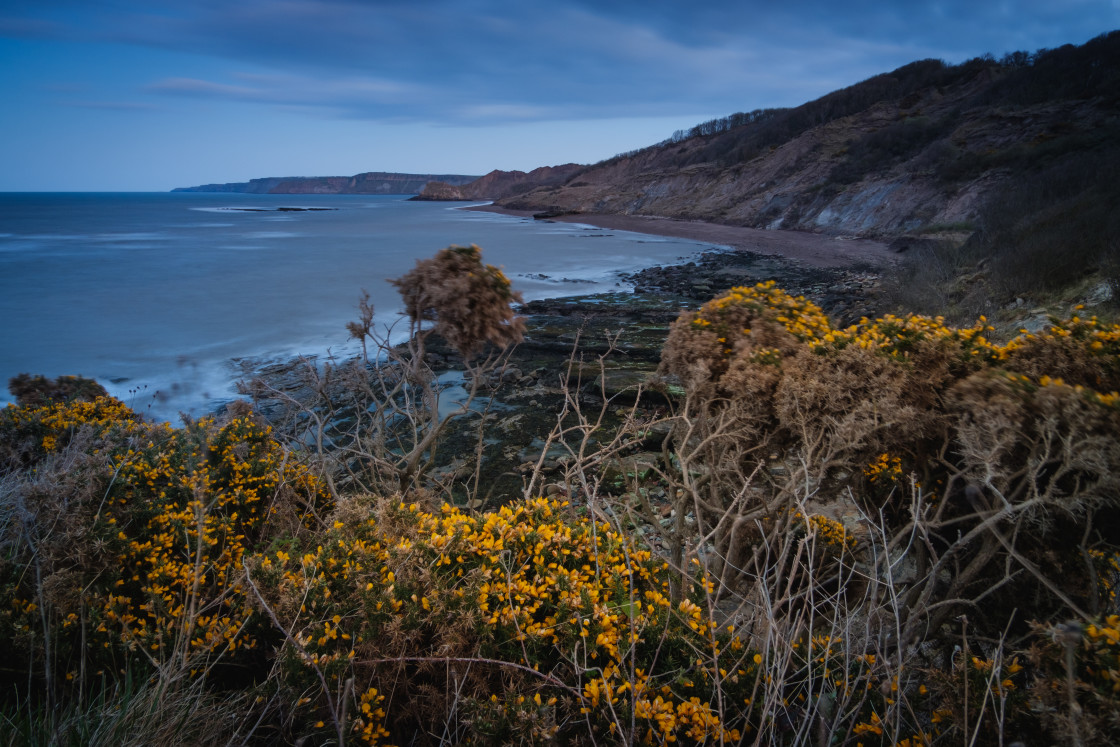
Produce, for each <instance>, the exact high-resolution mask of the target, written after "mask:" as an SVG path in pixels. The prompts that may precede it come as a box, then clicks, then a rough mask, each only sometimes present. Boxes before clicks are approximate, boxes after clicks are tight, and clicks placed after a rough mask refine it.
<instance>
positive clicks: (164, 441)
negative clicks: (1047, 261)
mask: <svg viewBox="0 0 1120 747" xmlns="http://www.w3.org/2000/svg"><path fill="white" fill-rule="evenodd" d="M432 278H440V279H441V283H440V284H437V285H429V284H428V281H429V280H431V279H432ZM397 286H398V288H400V289H401V291H402V295H404V297H405V299H406V302H407V306H406V308H408V310H409V312H410V314H411V317H412V324H413V325H414V326H413V332H414V333H415V334H414V336H413V339H412V341H411V342H410V343H409V344H408V345H406V346H404V347H401V348H396V349H395V352H394V355H395V356H396V357H388V358H382V359H380V362H379V363H377V364H376V365H374V364H372V363H371V361H378V360H379V359H378V354H380V353H381V352H383V351H384V350H386V349H387V348H386V347H385V343H384V339H383V338H382V337H380V336H379V335H378V334H377V333H376V332H375V331H374V330H373V329H372V324H371V319H372V309H369V308H368V305H364V306H363V317H362V319H361V320H360V321H359V322H357V323H355V324H353V325H351V327H350V331H351V333H352V334H354V335H355V336H356V337H358V338H359V339H362V340H363V342H364V343H366V344H371V345H372V346H373V348H374V350H373V351H369V352H367V358H365V359H363V360H362V361H361V362H360V364H355V365H354V366H351V367H349V368H346V369H345V370H340V369H329V370H322V371H319V372H317V374H316V375H317V376H318V377H320V378H319V379H318V381H319V382H320V383H321V384H322V386H320V387H319V388H318V389H316V390H315V392H316V393H317V395H316V396H318V399H315V398H313V399H312V400H310V401H306V402H303V403H300V404H299V406H298V407H297V408H296V410H297V414H299V415H301V417H298V418H297V417H293V420H292V423H294V422H295V421H297V420H298V421H300V422H301V423H302V425H301V426H300V428H299V429H296V428H294V427H293V426H292V423H287V422H286V423H283V424H281V426H282V427H277V428H272V427H270V426H269V425H268V424H266V423H265V422H264V421H263V420H262V419H261V416H260V415H257V414H254V413H253V412H251V411H250V410H249V408H248V406H247V405H238V406H235V407H233V408H231V411H230V412H228V413H227V414H226V415H224V416H223V417H222V418H221V419H214V418H206V419H202V420H199V421H187V422H185V423H184V424H183V425H182V426H181V427H177V428H173V427H170V426H168V425H166V424H159V425H156V424H150V423H146V422H144V421H143V420H142V419H141V418H140V417H139V416H137V415H135V414H134V413H132V412H131V411H130V410H129V409H128V408H127V407H125V406H124V405H123V404H121V403H120V402H118V401H116V400H113V399H111V398H108V397H104V396H95V397H94V398H93V399H92V400H86V399H80V398H71V399H68V400H67V399H65V398H63V399H60V400H58V401H54V402H48V403H39V402H29V403H26V404H21V405H19V406H11V407H8V408H7V409H5V410H4V411H3V412H0V499H2V501H0V547H2V548H3V554H2V556H0V651H2V652H3V656H4V661H5V666H4V667H3V669H0V677H2V679H3V681H4V692H5V697H4V698H3V700H2V701H0V724H3V728H0V733H3V734H4V735H5V736H6V738H7V743H9V744H26V743H42V744H47V743H62V744H98V743H99V744H147V743H152V742H155V741H158V742H159V743H161V744H162V743H166V744H200V743H203V744H211V743H212V744H217V743H229V742H238V743H246V744H275V743H294V742H297V741H300V740H303V741H304V743H312V744H343V743H351V744H389V743H396V744H406V743H407V744H454V743H460V742H462V743H475V744H543V743H556V744H631V743H649V744H667V743H679V744H727V743H741V742H745V743H757V744H789V745H793V744H808V743H815V744H864V745H907V747H913V745H918V744H924V745H936V744H959V743H985V744H994V743H999V742H1000V741H1003V742H1011V741H1015V740H1020V741H1023V742H1024V743H1027V744H1035V743H1037V744H1053V743H1071V744H1097V743H1107V742H1110V741H1116V740H1117V739H1118V738H1120V723H1117V720H1116V714H1117V713H1118V712H1120V695H1118V693H1120V685H1118V684H1117V682H1120V607H1118V602H1117V599H1116V590H1117V584H1118V583H1120V524H1118V518H1120V514H1118V512H1120V503H1118V501H1120V499H1118V496H1120V485H1117V480H1118V479H1120V478H1118V477H1117V475H1120V446H1118V443H1120V440H1118V439H1117V434H1118V433H1120V394H1118V393H1117V391H1118V390H1120V326H1112V325H1107V324H1103V323H1101V322H1100V321H1098V320H1096V319H1092V318H1090V319H1082V318H1076V317H1075V318H1073V319H1069V320H1054V321H1053V325H1052V326H1051V327H1050V329H1049V330H1048V331H1046V332H1044V333H1039V334H1034V335H1031V334H1022V335H1020V336H1018V337H1016V338H1015V339H1013V340H1010V341H1008V342H1005V343H1000V342H998V341H995V340H993V339H991V337H990V334H991V331H992V330H991V329H990V327H989V326H988V325H987V324H986V322H985V321H984V320H982V319H981V320H980V321H979V322H977V323H976V324H975V325H972V326H970V327H964V328H954V327H950V326H947V325H946V324H945V323H944V322H943V320H940V319H932V318H927V317H920V316H907V317H884V318H882V319H877V320H874V321H871V320H866V321H864V322H862V323H860V324H858V325H855V326H853V327H849V328H845V329H840V328H836V327H835V326H833V324H832V322H831V321H830V320H829V319H828V318H827V317H826V316H825V315H824V314H823V313H821V312H820V310H819V309H818V308H816V307H815V306H814V305H813V304H811V303H809V302H807V301H806V300H805V299H803V298H794V297H791V296H789V295H788V294H786V293H784V292H782V291H781V290H780V289H778V288H776V287H774V286H773V285H772V284H762V285H759V286H756V287H753V288H736V289H733V290H732V291H730V292H728V293H726V294H724V295H722V296H720V297H718V298H716V299H714V300H712V301H710V302H709V303H707V304H705V305H704V306H703V307H702V308H701V309H699V310H698V311H695V312H686V313H683V314H682V315H681V317H680V318H679V319H678V321H677V322H676V323H674V325H673V326H672V328H671V331H670V335H669V339H668V341H667V343H666V345H665V349H664V353H663V362H662V373H661V376H662V382H661V386H662V388H663V390H664V391H663V392H662V393H661V394H660V395H659V396H660V397H661V398H663V399H662V401H664V402H668V403H670V404H669V406H668V407H667V408H665V409H663V416H661V417H658V418H656V419H654V420H650V419H643V418H639V417H637V413H638V412H639V410H638V408H637V405H633V406H630V407H631V409H630V410H629V413H628V414H624V417H622V425H620V426H619V427H618V428H617V429H613V430H612V431H611V432H604V427H603V426H602V423H603V422H604V420H603V413H605V412H606V411H607V410H618V409H625V408H621V405H622V402H623V400H621V399H619V400H615V401H611V399H610V398H604V400H600V401H599V402H598V407H599V408H600V409H599V411H598V412H596V411H595V406H592V405H591V404H590V400H588V399H587V397H586V390H580V389H578V388H573V390H572V391H570V392H568V395H569V396H568V407H566V408H565V410H564V412H562V413H558V414H557V428H556V431H555V432H554V434H553V437H552V438H550V439H549V443H547V444H545V446H544V448H545V449H548V448H550V447H551V446H555V445H561V446H563V447H564V448H565V449H566V450H567V453H568V455H569V457H570V458H568V459H566V460H564V462H563V465H564V466H563V470H564V474H563V476H562V478H563V479H562V481H561V482H562V486H557V487H556V489H555V490H551V491H550V493H551V494H552V495H553V497H541V496H540V492H543V491H538V490H537V488H535V487H534V486H537V485H539V481H538V480H537V477H538V476H537V475H536V474H534V475H533V476H532V477H531V478H530V479H529V481H528V487H527V489H526V495H524V496H514V495H510V496H506V497H505V501H504V503H505V505H503V506H502V507H501V508H500V509H498V510H495V511H490V512H486V513H479V512H475V511H473V510H471V508H470V506H471V505H472V500H474V499H475V498H476V497H477V496H478V495H480V494H483V493H484V491H485V490H486V486H485V485H479V484H478V482H477V479H476V480H475V481H474V482H473V483H472V481H471V479H470V478H469V477H467V478H464V477H463V475H462V473H461V472H453V473H449V472H443V471H441V470H439V469H436V467H438V466H439V464H440V463H441V462H440V460H438V459H437V458H436V456H437V454H438V453H439V448H440V443H441V434H443V433H445V425H446V424H447V423H448V422H450V420H451V419H455V418H460V417H472V415H471V413H472V412H474V410H472V409H471V406H470V404H469V402H468V403H467V404H466V405H464V406H463V407H459V408H457V409H452V411H451V412H446V411H444V414H441V411H440V409H439V402H438V399H439V398H438V396H437V395H438V388H437V385H436V384H435V382H434V379H433V377H434V373H433V372H432V370H431V369H430V368H429V367H428V366H427V364H426V363H425V362H424V358H425V348H424V340H426V339H428V337H429V336H430V335H433V334H442V335H445V336H446V337H447V338H448V339H449V340H451V341H452V342H453V344H454V346H455V347H456V348H458V349H459V350H460V351H462V352H463V353H464V355H465V359H466V360H467V362H468V366H469V367H470V370H471V371H472V372H473V376H474V377H476V378H478V379H479V380H482V379H485V378H487V377H489V375H490V374H491V373H494V372H495V371H498V372H500V371H501V368H500V366H501V365H502V364H501V362H502V360H503V357H502V356H503V355H504V352H503V350H504V349H505V348H506V347H507V346H508V345H509V344H512V343H513V342H515V341H516V340H517V339H518V338H519V337H520V334H521V328H520V325H519V322H518V321H517V320H516V319H515V318H514V317H513V316H512V314H511V313H510V307H509V301H510V300H511V298H512V294H511V293H510V291H509V284H508V281H507V280H506V279H505V278H504V276H502V275H501V274H500V273H499V272H498V271H497V270H495V269H494V268H491V267H489V266H487V265H484V264H482V262H481V255H480V253H479V251H478V249H477V247H472V248H461V247H454V248H451V249H448V250H444V251H443V252H441V253H439V254H438V255H437V256H436V257H435V258H434V259H432V260H427V261H424V262H421V263H418V266H417V269H416V270H415V271H414V272H413V273H410V274H409V275H406V276H405V277H404V278H402V279H401V280H399V281H397ZM447 288H451V289H454V292H442V291H441V290H440V289H447ZM464 310H470V311H471V313H465V311H464ZM459 312H464V313H459ZM363 379H364V383H362V381H361V380H363ZM328 380H329V381H330V382H334V384H336V385H337V384H341V388H342V389H343V390H345V391H346V392H350V393H351V396H352V399H350V400H347V401H346V403H345V404H344V405H342V406H340V405H337V404H332V401H333V400H332V396H333V395H331V393H330V390H331V387H330V386H327V384H326V383H324V382H328ZM41 383H43V384H44V387H40V388H45V389H46V390H48V391H59V392H66V391H70V389H71V387H66V386H62V387H57V388H52V387H51V386H49V384H50V382H41ZM83 391H86V389H85V388H83ZM476 393H477V390H472V391H471V392H470V393H469V396H468V400H472V401H473V397H474V394H476ZM644 396H645V394H644V392H643V391H642V389H641V388H638V390H637V391H634V392H630V393H629V396H628V398H627V399H626V400H625V401H626V402H634V401H641V400H642V398H643V397H644ZM333 399H337V397H333ZM378 413H380V414H378ZM480 422H481V423H483V424H485V422H486V421H485V420H484V419H481V418H480ZM480 437H481V436H480ZM652 443H656V448H657V449H658V451H649V449H650V448H651V444H652ZM639 449H643V450H644V451H641V452H640V453H639ZM627 460H629V462H627ZM626 464H629V465H630V466H629V467H627V466H625V465H626ZM619 465H623V466H619ZM608 472H609V473H610V474H612V475H613V477H612V479H609V480H608V479H605V477H606V475H607V474H608ZM476 474H477V473H476ZM464 491H465V494H464ZM452 501H458V504H456V503H453V502H452Z"/></svg>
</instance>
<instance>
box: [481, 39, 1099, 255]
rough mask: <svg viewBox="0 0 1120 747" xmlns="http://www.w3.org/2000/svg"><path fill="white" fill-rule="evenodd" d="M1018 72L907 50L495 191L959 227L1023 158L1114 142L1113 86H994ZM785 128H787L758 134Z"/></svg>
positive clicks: (554, 201) (630, 209) (639, 207)
mask: <svg viewBox="0 0 1120 747" xmlns="http://www.w3.org/2000/svg"><path fill="white" fill-rule="evenodd" d="M1118 42H1120V39H1117V40H1112V44H1113V46H1120V43H1118ZM1076 51H1080V48H1078V50H1076ZM1018 72H1020V71H1016V70H1009V69H1008V68H1007V67H1005V66H1001V65H999V64H997V63H994V62H992V61H990V60H988V61H982V60H981V61H973V63H971V66H970V67H966V66H960V67H951V66H945V65H943V64H942V63H938V62H936V61H925V62H922V63H913V64H912V65H910V66H907V67H906V68H900V69H899V70H898V71H895V73H891V74H888V75H885V76H877V78H875V79H872V80H870V81H865V82H864V83H863V84H859V85H857V86H853V87H852V88H850V89H845V90H844V91H840V92H836V93H834V94H830V95H829V96H827V97H823V98H822V99H820V100H818V101H816V102H810V103H809V104H806V105H804V106H803V107H799V108H798V109H794V110H777V111H776V113H773V114H771V113H763V114H765V115H766V118H764V120H765V121H763V122H762V124H747V125H745V126H741V127H737V128H733V129H729V130H726V131H723V132H717V133H715V134H711V135H699V136H693V137H687V138H683V139H680V140H675V141H667V142H665V143H661V144H659V145H656V146H652V147H650V148H646V149H643V150H641V151H637V152H634V153H631V154H627V155H624V156H619V157H616V158H614V159H610V160H608V161H605V162H603V163H600V164H597V165H595V166H592V167H589V168H587V169H584V170H582V171H580V172H579V173H577V174H575V175H574V176H573V177H571V178H569V179H568V180H567V181H566V182H564V183H563V184H552V185H545V186H537V187H535V188H533V189H531V190H526V191H524V192H522V193H521V194H517V195H511V196H509V197H506V198H503V199H499V200H498V201H497V202H498V205H499V206H502V207H507V208H512V209H520V210H532V211H539V212H544V211H556V212H589V213H619V214H633V215H649V216H664V217H673V218H682V219H692V220H704V221H713V222H718V223H727V224H732V225H744V226H751V227H757V228H772V229H777V228H781V229H797V230H809V231H822V232H828V233H832V234H838V235H843V234H851V235H860V236H870V237H886V236H897V235H900V234H905V233H909V232H915V231H926V232H930V231H935V230H938V229H939V228H949V229H952V228H957V229H960V228H964V229H966V230H967V229H968V228H970V227H973V226H974V225H975V224H976V223H977V221H978V219H979V218H980V216H981V213H982V211H983V209H984V206H985V204H986V203H987V201H988V200H989V199H990V198H991V197H992V196H993V195H996V194H999V193H1000V192H1001V191H1004V190H1007V189H1008V188H1010V187H1011V186H1013V185H1014V184H1015V183H1016V182H1017V180H1018V179H1019V178H1020V176H1021V175H1022V174H1023V173H1024V172H1025V171H1029V170H1030V169H1031V168H1033V166H1034V165H1035V164H1038V163H1043V162H1050V161H1053V159H1055V158H1062V157H1064V156H1065V155H1068V154H1070V153H1073V152H1075V151H1077V150H1078V149H1081V148H1084V147H1090V146H1091V147H1104V148H1108V147H1111V148H1115V147H1116V146H1109V145H1108V144H1107V143H1105V144H1103V145H1102V142H1103V138H1105V137H1107V135H1102V134H1101V133H1108V132H1115V131H1117V130H1118V125H1117V122H1118V121H1120V117H1118V114H1120V107H1118V106H1117V97H1116V95H1115V94H1113V95H1112V96H1111V97H1109V96H1101V95H1099V94H1100V90H1106V89H1103V88H1102V87H1101V86H1098V87H1097V88H1096V89H1090V90H1088V91H1087V92H1086V93H1084V94H1078V93H1077V92H1075V94H1074V95H1072V96H1071V95H1069V93H1068V91H1065V90H1064V89H1063V90H1060V91H1057V92H1054V93H1053V94H1052V95H1051V94H1048V93H1047V91H1046V90H1045V89H1044V88H1042V86H1044V85H1048V84H1046V83H1045V82H1044V83H1039V84H1037V86H1039V87H1040V88H1039V90H1040V91H1041V92H1040V93H1038V95H1035V93H1036V91H1035V90H1034V89H1031V94H1032V96H1033V99H1035V100H1031V99H1032V96H1025V95H1019V94H1015V95H1012V94H1014V93H1015V92H1014V90H1013V91H1012V94H1008V93H1006V91H1005V90H1004V89H1006V88H1008V81H1009V80H1011V79H1012V76H1014V75H1016V74H1017V73H1018ZM1028 72H1029V71H1028ZM1110 75H1112V76H1113V78H1115V76H1116V70H1115V69H1112V71H1111V72H1110ZM1017 85H1018V84H1017ZM868 90H872V91H874V92H876V96H878V97H877V98H875V96H872V95H870V94H868ZM879 91H884V92H885V93H884V94H883V95H878V93H877V92H879ZM873 98H874V99H875V100H872V101H868V102H867V104H866V105H864V100H865V99H873ZM853 102H855V103H853ZM837 111H840V112H848V111H850V112H851V113H845V114H844V116H835V114H836V112H837ZM791 122H793V123H794V124H790V123H791ZM817 122H819V123H817ZM775 123H777V124H775ZM805 123H807V124H805ZM766 127H769V128H770V131H771V134H770V135H767V134H766V132H765V129H764V128H766ZM782 127H784V128H786V129H785V130H782V129H781V128H782ZM751 128H754V130H752V129H751ZM786 130H789V131H793V130H796V131H793V132H792V134H791V135H790V136H789V137H777V136H773V135H772V133H773V132H774V131H778V132H783V133H784V132H785V131H786ZM752 132H754V133H759V132H761V133H762V134H752ZM767 138H769V139H767ZM1048 159H1049V160H1048Z"/></svg>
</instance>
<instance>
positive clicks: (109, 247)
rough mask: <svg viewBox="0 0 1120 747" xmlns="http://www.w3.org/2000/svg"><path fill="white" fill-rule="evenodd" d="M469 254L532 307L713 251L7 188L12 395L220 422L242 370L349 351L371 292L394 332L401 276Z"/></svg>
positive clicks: (449, 219) (494, 225)
mask: <svg viewBox="0 0 1120 747" xmlns="http://www.w3.org/2000/svg"><path fill="white" fill-rule="evenodd" d="M281 207H319V208H334V209H332V210H329V211H316V212H281V211H278V210H277V208H281ZM245 208H249V209H250V210H245ZM471 243H474V244H478V245H479V246H481V247H482V249H483V259H484V260H485V261H486V262H488V263H490V264H495V265H499V266H502V267H504V269H505V271H506V274H507V275H509V276H510V278H511V279H512V280H513V283H514V287H515V288H516V289H519V290H521V291H522V292H523V293H524V295H525V298H526V299H527V300H530V299H533V298H544V297H550V296H561V295H574V294H583V293H591V292H598V291H602V290H607V289H616V284H617V283H618V277H617V275H618V273H619V272H622V271H631V270H633V269H636V268H639V267H643V266H649V265H653V264H662V263H667V262H675V261H678V260H681V259H684V258H686V257H688V256H691V255H693V254H695V253H696V252H697V251H700V250H703V249H709V248H711V247H710V246H709V245H704V244H698V243H696V242H691V241H685V240H681V239H671V238H664V239H663V238H659V237H653V236H647V235H644V234H634V233H627V232H621V231H606V230H602V229H598V228H594V227H591V226H585V225H575V224H567V223H542V222H539V221H532V220H530V219H521V218H511V217H507V216H499V215H495V214H491V213H479V212H470V211H464V210H459V209H455V208H454V207H452V206H449V205H448V204H446V203H425V202H407V201H405V198H403V197H392V196H389V197H384V196H365V195H295V196H292V195H289V196H280V195H221V194H192V193H174V194H161V193H141V194H115V193H114V194H91V193H80V194H61V193H58V194H56V193H27V194H21V193H0V382H2V383H3V384H4V387H3V391H2V392H0V401H3V402H8V401H10V397H9V396H8V393H7V389H6V383H7V380H8V378H9V377H11V376H14V375H15V374H17V373H20V372H24V371H26V372H30V373H42V374H45V375H48V376H58V375H61V374H80V375H83V376H87V377H91V378H95V379H97V380H98V381H99V382H101V383H102V384H103V385H104V386H105V387H106V388H107V389H108V390H109V391H110V392H111V393H113V394H114V395H116V396H118V397H121V398H122V399H124V400H125V401H126V402H128V403H129V404H130V405H132V406H133V407H135V408H137V409H140V410H143V411H147V412H148V413H150V414H151V415H152V416H154V417H159V418H169V419H173V418H175V416H176V414H177V413H178V412H179V411H184V412H190V413H192V414H195V415H198V414H202V413H205V412H208V411H210V410H213V409H214V408H215V407H216V406H217V405H219V404H221V403H223V402H225V401H228V400H229V399H231V398H232V397H233V396H234V383H235V381H236V380H237V378H238V377H239V371H238V369H237V368H236V367H235V365H234V364H233V361H234V360H235V359H238V358H244V357H248V358H260V359H271V358H283V357H290V356H293V355H296V354H309V355H321V354H323V353H325V352H326V351H328V350H330V351H331V352H333V353H337V354H343V355H345V354H348V353H350V352H352V351H353V343H348V342H347V335H346V331H345V324H346V322H347V321H350V320H352V319H355V318H356V316H357V312H356V309H357V301H358V297H359V295H360V293H361V291H362V289H367V290H369V292H370V294H371V296H372V298H373V301H374V305H375V309H376V310H377V312H378V318H379V320H380V321H381V322H382V323H385V324H391V323H392V322H393V321H394V320H395V319H397V318H399V315H398V311H399V298H398V297H397V295H396V292H395V290H394V289H393V288H392V287H391V286H390V285H389V284H388V283H386V282H385V281H386V279H387V278H393V277H399V276H400V275H402V274H404V273H405V272H407V271H408V270H409V269H410V268H411V267H412V266H413V263H414V262H415V260H417V259H421V258H425V257H429V256H431V255H432V254H434V253H435V252H436V251H437V250H439V249H441V248H443V247H446V246H448V245H450V244H471ZM541 276H547V277H541Z"/></svg>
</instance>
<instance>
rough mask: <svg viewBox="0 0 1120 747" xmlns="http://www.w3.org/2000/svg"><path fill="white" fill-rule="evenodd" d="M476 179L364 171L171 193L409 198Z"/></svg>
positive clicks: (181, 190) (255, 180) (453, 175)
mask: <svg viewBox="0 0 1120 747" xmlns="http://www.w3.org/2000/svg"><path fill="white" fill-rule="evenodd" d="M476 179H478V177H477V176H468V175H464V174H395V173H390V172H385V171H367V172H364V173H361V174H355V175H354V176H286V177H266V178H263V179H251V180H249V181H247V182H232V183H229V184H203V185H201V186H198V187H179V188H177V189H173V190H171V191H172V192H235V193H240V194H256V195H269V194H271V195H298V194H321V195H351V194H356V195H411V194H419V193H420V191H421V190H423V189H424V187H425V185H427V184H428V183H429V182H433V181H438V182H442V183H446V184H450V185H458V184H466V183H468V182H472V181H475V180H476Z"/></svg>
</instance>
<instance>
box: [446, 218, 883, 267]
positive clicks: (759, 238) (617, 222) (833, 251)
mask: <svg viewBox="0 0 1120 747" xmlns="http://www.w3.org/2000/svg"><path fill="white" fill-rule="evenodd" d="M463 209H464V210H477V211H481V212H489V213H499V214H501V215H514V216H518V217H524V218H531V217H532V216H533V212H532V211H529V210H507V209H505V208H500V207H496V206H494V205H472V206H470V207H465V208H463ZM549 220H554V221H559V222H564V223H586V224H587V225H589V226H595V227H596V228H606V229H609V230H614V231H634V232H635V233H648V234H653V235H656V236H672V237H674V238H681V239H693V240H695V241H704V242H708V243H712V244H723V245H725V246H729V247H731V248H733V249H739V250H744V251H750V252H755V253H756V254H764V255H770V256H779V257H784V258H786V259H791V260H795V261H799V262H803V263H805V264H807V265H810V266H813V267H851V266H852V265H854V264H858V263H870V264H872V265H884V264H891V263H893V262H895V261H897V258H898V254H896V253H895V252H893V251H891V250H890V249H889V248H888V247H887V245H886V244H884V243H883V242H881V241H873V240H871V239H859V238H846V237H837V236H826V235H824V234H817V233H807V232H804V231H767V230H764V229H761V228H747V227H744V226H726V225H722V224H719V223H704V222H702V221H689V220H679V219H676V218H654V217H648V216H643V215H606V214H599V213H580V214H578V215H562V216H558V217H555V218H550V219H549Z"/></svg>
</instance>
